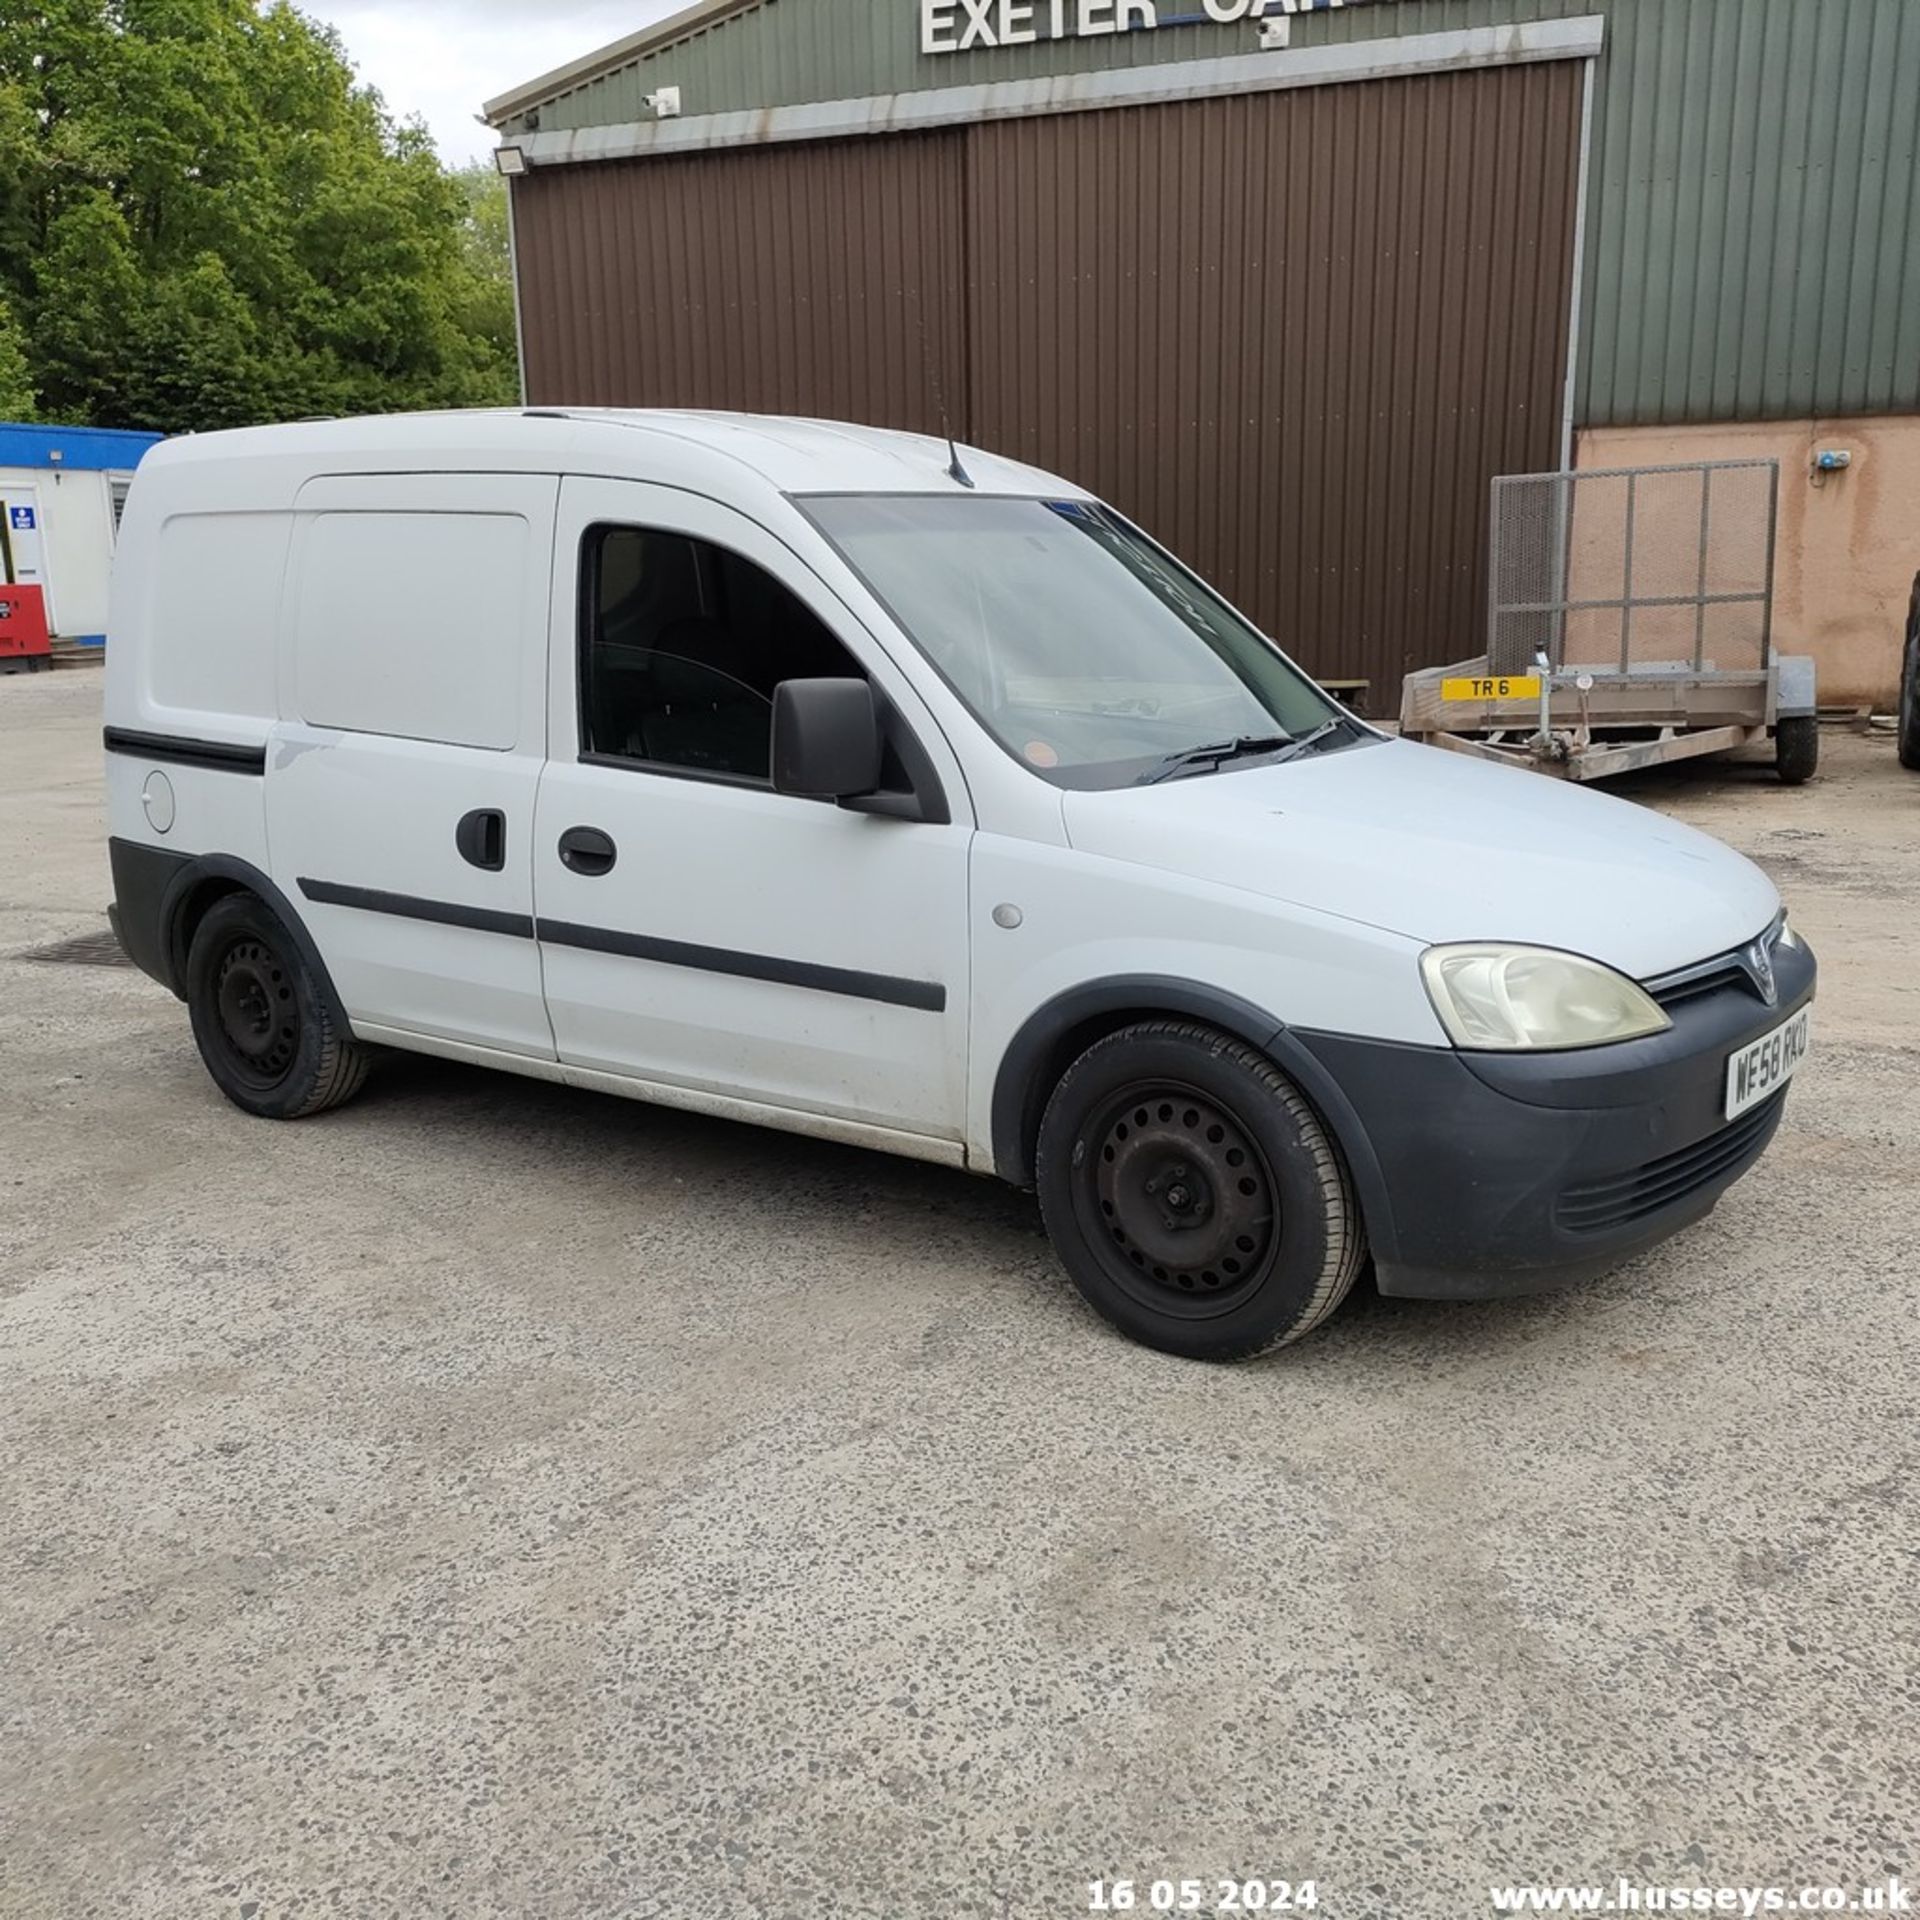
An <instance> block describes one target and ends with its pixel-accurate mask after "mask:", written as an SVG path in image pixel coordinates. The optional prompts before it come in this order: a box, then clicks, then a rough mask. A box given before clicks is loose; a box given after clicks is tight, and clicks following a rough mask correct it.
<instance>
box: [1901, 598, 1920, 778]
mask: <svg viewBox="0 0 1920 1920" xmlns="http://www.w3.org/2000/svg"><path fill="white" fill-rule="evenodd" d="M1899 745H1900V764H1901V765H1902V766H1903V767H1906V768H1908V769H1909V770H1910V771H1911V772H1914V773H1920V573H1916V574H1915V575H1914V576H1913V593H1912V596H1911V598H1909V600H1908V601H1907V639H1906V645H1905V647H1904V648H1903V649H1902V650H1901V657H1900V732H1899Z"/></svg>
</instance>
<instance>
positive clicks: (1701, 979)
mask: <svg viewBox="0 0 1920 1920" xmlns="http://www.w3.org/2000/svg"><path fill="white" fill-rule="evenodd" d="M1786 930H1787V918H1786V915H1785V914H1782V915H1781V916H1780V917H1779V918H1778V919H1777V920H1775V921H1774V923H1773V925H1772V926H1770V927H1769V928H1768V929H1767V930H1766V932H1765V933H1763V934H1761V936H1760V937H1759V938H1758V939H1757V940H1751V941H1749V942H1748V943H1747V944H1746V945H1745V946H1744V947H1736V948H1735V949H1734V950H1733V951H1732V952H1731V953H1717V954H1715V955H1714V956H1713V957H1712V958H1711V959H1710V960H1701V961H1697V962H1696V963H1695V964H1694V965H1692V966H1690V967H1681V968H1680V969H1678V971H1676V972H1674V973H1663V974H1662V975H1660V977H1659V978H1658V979H1656V980H1645V981H1642V982H1641V984H1642V985H1643V986H1644V987H1645V988H1646V990H1647V992H1648V993H1649V994H1651V995H1652V996H1653V998H1654V999H1655V1000H1656V1001H1658V1002H1659V1004H1660V1005H1661V1006H1663V1007H1667V1008H1673V1007H1677V1006H1678V1005H1679V1004H1680V1003H1681V1002H1682V1001H1684V1000H1701V999H1704V998H1705V997H1706V996H1707V995H1708V994H1710V993H1724V992H1726V990H1727V989H1728V988H1729V987H1732V988H1736V989H1738V990H1739V991H1740V992H1742V993H1745V994H1747V995H1749V996H1750V997H1751V998H1753V999H1755V1000H1759V1001H1762V1002H1764V1003H1765V1004H1766V1005H1767V1006H1772V1005H1773V982H1772V978H1771V974H1772V965H1771V963H1772V962H1773V961H1774V960H1775V959H1776V958H1777V956H1778V954H1779V951H1780V940H1781V937H1782V935H1784V934H1785V932H1786ZM1763 981H1764V984H1763Z"/></svg>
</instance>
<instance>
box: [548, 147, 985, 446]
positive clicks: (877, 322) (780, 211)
mask: <svg viewBox="0 0 1920 1920" xmlns="http://www.w3.org/2000/svg"><path fill="white" fill-rule="evenodd" d="M962 139H963V136H962V134H961V133H959V132H957V131H956V132H952V133H936V134H915V135H908V136H903V137H901V138H898V139H888V140H878V139H873V140H858V141H836V142H823V143H820V144H816V145H795V146H780V147H767V148H752V149H747V150H736V151H728V152H716V153H708V154H699V155H694V156H690V157H686V158H678V159H670V160H653V161H648V162H646V163H644V164H639V165H636V164H633V163H631V162H614V163H611V164H606V165H592V166H569V167H552V168H547V169H543V170H541V171H539V172H536V173H533V174H530V175H528V176H527V177H526V178H524V179H522V180H519V181H516V182H515V183H514V193H515V202H514V207H515V217H516V226H517V230H518V231H517V240H518V246H519V256H520V282H521V302H522V327H523V335H524V347H525V352H526V363H527V392H528V398H529V399H530V400H531V401H532V402H533V403H534V404H535V405H537V406H649V407H714V406H721V407H735V408H742V409H745V410H747V411H750V412H756V413H803V414H812V415H817V416H821V417H825V418H829V419H845V420H865V421H870V422H874V423H877V424H881V425H886V426H901V427H915V428H919V429H922V430H926V431H931V430H932V429H933V428H935V427H936V426H937V425H938V424H939V419H940V411H941V407H940V401H941V396H940V394H938V393H936V390H935V389H936V386H943V387H944V399H945V405H946V407H947V409H948V412H949V414H950V416H951V418H952V419H953V421H954V423H955V431H956V432H957V431H960V430H961V426H962V423H964V421H965V419H966V414H967V395H966V391H965V379H966V358H967V356H966V342H965V334H964V326H965V312H964V303H963V302H962V300H961V299H960V297H959V294H958V291H957V290H958V289H960V288H961V287H963V286H964V285H965V284H966V268H965V260H964V256H963V253H962V248H961V237H962V236H961V197H962V173H961V143H962ZM930 368H932V369H935V370H937V371H936V372H935V373H931V374H930V372H929V369H930Z"/></svg>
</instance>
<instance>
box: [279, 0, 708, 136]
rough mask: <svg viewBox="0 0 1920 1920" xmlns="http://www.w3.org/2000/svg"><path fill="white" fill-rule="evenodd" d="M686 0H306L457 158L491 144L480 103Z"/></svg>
mask: <svg viewBox="0 0 1920 1920" xmlns="http://www.w3.org/2000/svg"><path fill="white" fill-rule="evenodd" d="M686 4H687V0H544V3H543V0H407V3H406V4H399V5H396V4H393V0H385V3H384V4H382V3H381V0H305V7H304V11H306V12H308V13H310V14H312V15H314V16H315V17H316V18H318V19H321V20H330V21H331V22H332V23H333V25H334V26H336V27H337V28H338V29H339V30H340V38H341V39H342V40H344V41H345V42H346V46H347V52H348V53H349V54H351V55H352V57H353V60H354V63H355V65H357V66H358V67H359V69H360V77H361V78H362V79H363V80H367V81H370V82H372V84H373V85H374V86H376V87H378V88H379V89H380V91H381V92H382V93H383V94H384V95H385V96H386V101H387V106H388V107H389V109H390V110H391V111H392V113H393V115H394V117H395V118H396V119H405V118H406V116H407V115H408V114H410V113H417V114H419V115H420V117H421V118H422V119H423V120H425V121H426V123H427V125H428V126H429V127H431V128H432V129H433V137H434V139H435V141H436V142H437V143H438V144H439V148H440V151H441V153H442V155H443V156H444V157H445V158H446V159H447V160H448V161H450V162H452V163H454V164H455V165H458V164H459V162H461V161H463V160H471V159H474V158H475V157H476V156H478V155H480V154H483V153H486V152H488V151H489V150H490V149H491V148H492V146H493V144H494V142H493V136H492V134H490V133H489V132H488V131H487V129H486V128H485V127H482V126H477V125H476V124H475V123H474V115H475V114H477V113H478V112H479V111H480V106H481V103H482V102H483V101H485V100H490V99H492V98H493V97H494V96H495V95H497V94H502V93H505V92H506V91H507V90H508V89H509V88H511V87H516V86H518V85H519V84H520V83H521V82H522V81H523V80H531V79H533V78H535V77H536V76H537V75H539V74H542V73H546V72H547V71H549V70H550V69H551V68H554V67H559V66H564V65H565V64H566V63H567V62H568V61H569V60H573V59H577V58H578V57H579V56H580V55H581V54H583V53H591V52H593V50H594V49H595V48H596V47H603V46H605V45H606V44H607V43H608V42H609V41H610V40H618V39H620V38H621V37H622V36H623V35H625V34H629V33H636V32H638V31H639V29H640V28H642V27H644V26H646V25H647V24H648V23H649V22H650V21H654V20H659V19H662V18H664V17H665V16H666V15H667V14H669V13H677V12H679V11H680V10H681V8H682V7H683V6H684V5H686Z"/></svg>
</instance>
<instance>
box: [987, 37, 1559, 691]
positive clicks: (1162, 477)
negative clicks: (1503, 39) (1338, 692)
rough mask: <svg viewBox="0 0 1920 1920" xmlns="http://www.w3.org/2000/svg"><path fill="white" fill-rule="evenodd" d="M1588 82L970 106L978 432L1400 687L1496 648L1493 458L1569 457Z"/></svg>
mask: <svg viewBox="0 0 1920 1920" xmlns="http://www.w3.org/2000/svg"><path fill="white" fill-rule="evenodd" d="M1582 79H1583V75H1582V71H1581V68H1580V67H1579V65H1578V64H1577V63H1574V62H1559V63H1552V64H1543V65H1539V66H1530V67H1518V68H1509V69H1489V70H1485V71H1478V72H1468V73H1460V74H1449V75H1444V76H1433V77H1421V78H1414V79H1406V80H1392V81H1380V82H1368V83H1363V84H1357V85H1348V86H1330V87H1317V88H1302V89H1299V90H1297V91H1289V92H1280V93H1264V94H1250V95H1241V96H1238V97H1235V98H1231V99H1226V100H1212V101H1195V102H1183V103H1178V104H1171V105H1167V106H1155V107H1143V108H1123V109H1116V110H1113V111H1110V112H1100V113H1078V114H1064V115H1059V116H1054V117H1050V118H1046V119H1034V120H1003V121H997V122H994V123H991V124H989V125H985V126H981V127H977V128H974V129H972V130H970V133H969V150H968V166H969V184H970V187H971V190H972V192H971V202H972V225H971V236H970V250H971V254H972V262H973V281H974V284H973V303H972V309H971V315H970V321H971V324H970V333H971V336H972V347H973V352H972V379H971V383H970V384H971V388H972V400H973V408H972V417H971V422H970V431H971V435H972V437H973V438H974V439H976V440H977V441H979V442H980V443H981V444H983V445H986V446H990V447H995V448H998V449H1001V450H1003V451H1006V452H1009V453H1013V454H1017V455H1019V456H1020V457H1022V458H1025V459H1030V460H1032V461H1034V462H1035V463H1036V464H1038V465H1041V466H1045V467H1049V468H1052V469H1054V470H1056V471H1059V472H1063V473H1066V474H1068V475H1070V476H1071V477H1072V478H1074V479H1075V480H1078V481H1080V482H1081V483H1082V484H1084V485H1086V486H1089V487H1091V488H1093V489H1094V490H1095V491H1096V492H1098V493H1101V494H1102V495H1104V496H1105V497H1106V498H1108V499H1111V500H1112V501H1114V502H1115V503H1116V504H1117V505H1119V506H1120V507H1121V508H1122V509H1123V510H1124V511H1126V512H1127V513H1129V514H1131V515H1132V516H1133V517H1135V518H1136V519H1138V520H1139V521H1140V522H1141V523H1142V524H1143V525H1144V526H1146V527H1147V528H1148V529H1149V530H1150V531H1152V532H1153V533H1154V534H1155V535H1156V536H1157V537H1158V538H1160V539H1161V540H1163V541H1164V542H1165V543H1166V544H1167V545H1168V546H1170V547H1172V548H1173V549H1174V551H1175V552H1177V553H1178V554H1179V555H1180V556H1181V557H1182V558H1183V559H1185V560H1186V561H1188V562H1189V563H1190V564H1191V565H1193V566H1194V567H1196V568H1197V569H1198V570H1199V571H1200V572H1201V573H1203V574H1205V575H1206V576H1207V577H1208V578H1209V579H1211V580H1213V581H1214V582H1215V583H1216V584H1217V585H1219V586H1220V587H1221V588H1222V590H1223V591H1225V592H1226V593H1227V594H1228V595H1229V596H1230V597H1231V598H1232V599H1234V600H1235V601H1236V602H1238V603H1239V604H1240V605H1241V606H1242V607H1243V608H1244V609H1245V610H1246V611H1247V612H1248V613H1250V614H1251V615H1252V616H1253V617H1254V618H1255V619H1256V620H1257V621H1259V623H1260V624H1261V625H1262V626H1263V627H1265V628H1266V629H1267V630H1268V631H1269V632H1272V633H1274V634H1276V635H1277V636H1278V637H1279V638H1280V639H1281V640H1282V641H1283V643H1284V644H1286V645H1287V646H1288V647H1289V648H1290V649H1291V650H1292V651H1293V652H1294V653H1295V654H1296V656H1297V657H1298V658H1299V659H1300V660H1301V661H1302V663H1303V664H1305V665H1306V666H1308V667H1309V668H1311V669H1312V670H1314V671H1316V672H1318V673H1321V674H1324V675H1328V676H1342V677H1354V678H1366V679H1369V680H1371V681H1372V682H1373V683H1374V689H1375V692H1374V699H1375V702H1376V704H1386V705H1390V704H1391V701H1392V697H1393V692H1394V690H1395V689H1397V687H1398V684H1399V680H1400V677H1401V676H1402V675H1403V674H1404V673H1406V672H1408V671H1409V670H1411V669H1412V668H1414V667H1417V666H1427V665H1433V664H1437V663H1439V662H1441V661H1444V660H1449V659H1458V658H1462V657H1464V656H1466V655H1469V654H1472V653H1474V652H1477V651H1478V650H1479V649H1480V647H1481V645H1482V634H1483V632H1484V627H1485V585H1484V583H1485V555H1486V541H1487V509H1488V483H1489V482H1490V480H1491V479H1492V477H1493V476H1494V475H1495V474H1499V473H1520V472H1529V471H1534V470H1537V469H1541V468H1550V467H1553V466H1556V465H1557V464H1558V461H1559V436H1560V424H1561V408H1562V404H1563V400H1564V392H1565V387H1564V383H1565V378H1566V363H1567V328H1568V324H1569V301H1570V290H1571V263H1572V259H1573V231H1574V219H1575V198H1576V188H1577V173H1578V161H1579V128H1580V106H1581V85H1582Z"/></svg>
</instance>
